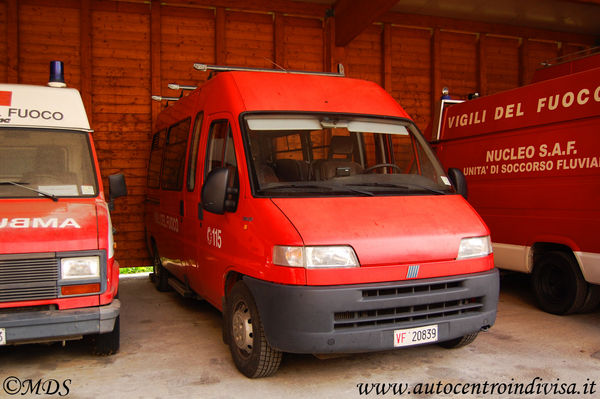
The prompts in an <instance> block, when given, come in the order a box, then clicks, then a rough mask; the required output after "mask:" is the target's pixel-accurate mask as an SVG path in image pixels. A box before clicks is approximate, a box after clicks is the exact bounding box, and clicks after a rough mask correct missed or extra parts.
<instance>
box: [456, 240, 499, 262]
mask: <svg viewBox="0 0 600 399" xmlns="http://www.w3.org/2000/svg"><path fill="white" fill-rule="evenodd" d="M491 253H492V242H491V240H490V236H485V237H471V238H463V239H462V240H460V246H459V247H458V256H457V257H456V259H457V260H459V259H469V258H478V257H480V256H487V255H489V254H491Z"/></svg>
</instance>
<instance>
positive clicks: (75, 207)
mask: <svg viewBox="0 0 600 399" xmlns="http://www.w3.org/2000/svg"><path fill="white" fill-rule="evenodd" d="M104 244H105V245H106V242H105V243H104ZM82 249H98V218H97V215H96V200H95V199H87V200H65V199H61V200H59V201H58V202H53V201H52V200H50V199H49V198H45V199H20V200H17V199H6V200H3V201H2V214H1V215H0V253H2V254H18V253H37V252H64V251H78V250H82Z"/></svg>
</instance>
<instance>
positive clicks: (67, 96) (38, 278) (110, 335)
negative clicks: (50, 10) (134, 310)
mask: <svg viewBox="0 0 600 399" xmlns="http://www.w3.org/2000/svg"><path fill="white" fill-rule="evenodd" d="M52 65H53V66H55V68H54V69H53V73H52V74H51V82H50V83H49V86H50V85H51V86H54V87H44V86H29V85H18V84H0V345H6V344H20V343H30V342H42V341H65V340H70V339H77V338H81V337H83V336H93V337H94V338H95V339H94V343H95V351H96V352H98V353H101V354H108V353H113V352H115V351H117V350H118V348H119V310H120V302H119V300H118V299H116V297H117V293H118V282H119V265H118V263H117V262H116V261H115V259H114V250H113V229H112V225H111V221H110V214H109V207H108V205H107V203H106V201H105V198H104V193H103V188H102V180H101V178H100V172H99V169H98V161H97V159H96V152H95V150H94V146H93V144H92V136H91V133H92V130H91V129H90V126H89V123H88V120H87V116H86V113H85V109H84V107H83V103H82V101H81V96H80V95H79V92H78V91H77V90H75V89H70V88H65V87H62V86H64V79H63V78H62V74H61V73H60V72H61V71H62V63H53V64H52ZM112 181H115V185H114V186H112V187H111V189H112V196H113V197H116V196H119V195H123V194H125V191H124V189H125V186H124V179H122V175H115V176H111V182H112ZM111 184H112V183H111Z"/></svg>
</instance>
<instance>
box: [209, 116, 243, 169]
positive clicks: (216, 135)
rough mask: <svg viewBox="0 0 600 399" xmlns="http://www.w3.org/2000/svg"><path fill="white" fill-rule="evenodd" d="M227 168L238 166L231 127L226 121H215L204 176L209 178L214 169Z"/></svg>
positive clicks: (212, 126) (211, 131)
mask: <svg viewBox="0 0 600 399" xmlns="http://www.w3.org/2000/svg"><path fill="white" fill-rule="evenodd" d="M227 166H233V167H236V166H237V162H236V160H235V148H234V146H233V135H232V134H231V126H229V122H228V121H226V120H220V121H215V122H213V123H212V125H211V127H210V133H209V136H208V144H207V146H206V168H205V172H204V176H205V177H206V176H208V174H209V173H210V171H211V170H213V169H216V168H223V167H227Z"/></svg>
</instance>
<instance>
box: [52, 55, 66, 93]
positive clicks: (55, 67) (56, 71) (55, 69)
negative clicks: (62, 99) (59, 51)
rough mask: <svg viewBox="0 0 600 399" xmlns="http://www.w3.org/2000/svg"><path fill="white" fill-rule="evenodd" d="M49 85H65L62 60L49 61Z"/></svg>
mask: <svg viewBox="0 0 600 399" xmlns="http://www.w3.org/2000/svg"><path fill="white" fill-rule="evenodd" d="M48 86H50V87H67V84H66V83H65V71H64V68H63V63H62V61H50V79H49V81H48Z"/></svg>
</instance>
